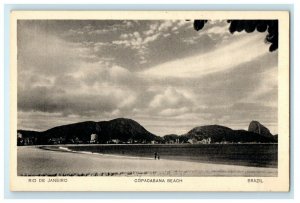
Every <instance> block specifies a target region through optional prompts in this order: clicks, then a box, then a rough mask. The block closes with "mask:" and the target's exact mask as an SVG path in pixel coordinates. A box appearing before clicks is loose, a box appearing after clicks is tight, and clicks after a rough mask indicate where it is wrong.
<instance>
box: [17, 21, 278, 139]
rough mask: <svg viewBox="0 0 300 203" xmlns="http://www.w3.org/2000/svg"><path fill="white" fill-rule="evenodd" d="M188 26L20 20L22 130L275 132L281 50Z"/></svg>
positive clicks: (259, 38)
mask: <svg viewBox="0 0 300 203" xmlns="http://www.w3.org/2000/svg"><path fill="white" fill-rule="evenodd" d="M228 28H229V24H228V23H227V21H226V20H209V21H208V23H207V24H205V26H204V28H203V29H202V30H200V31H195V30H194V29H193V21H186V20H172V21H171V20H159V21H154V20H139V21H133V20H128V21H125V20H122V21H120V20H19V21H18V24H17V32H18V34H17V46H18V48H17V49H18V104H17V105H18V129H27V130H38V131H43V130H47V129H49V128H52V127H55V126H59V125H64V124H70V123H74V122H81V121H87V120H92V121H102V120H110V119H114V118H119V117H123V118H131V119H133V120H135V121H137V122H139V123H140V124H141V125H142V126H144V127H145V128H146V129H147V130H148V131H150V132H152V133H154V134H156V135H160V136H163V135H166V134H173V133H175V134H184V133H187V132H188V131H189V130H191V129H192V128H194V127H196V126H201V125H213V124H218V125H224V126H228V127H230V128H232V129H245V130H247V129H248V126H249V123H250V122H251V121H252V120H257V121H259V122H260V123H262V124H263V125H265V126H266V127H268V128H269V129H270V131H271V133H273V134H276V133H277V102H278V79H277V76H278V70H277V69H278V62H277V61H278V51H274V52H269V46H270V44H267V43H266V42H265V40H264V39H265V37H266V35H267V33H258V32H253V33H245V32H240V33H234V34H231V33H229V31H228Z"/></svg>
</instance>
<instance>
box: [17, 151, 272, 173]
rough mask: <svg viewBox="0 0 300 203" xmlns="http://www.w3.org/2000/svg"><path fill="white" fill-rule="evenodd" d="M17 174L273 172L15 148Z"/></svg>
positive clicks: (269, 169) (144, 158) (248, 168)
mask: <svg viewBox="0 0 300 203" xmlns="http://www.w3.org/2000/svg"><path fill="white" fill-rule="evenodd" d="M17 163H18V167H17V172H18V175H21V176H173V177H174V176H179V177H180V176H181V177H192V176H194V177H195V176H199V177H205V176H206V177H207V176H229V177H231V176H240V177H273V176H277V173H278V172H277V169H276V168H263V167H248V166H238V165H224V164H210V163H196V162H188V161H176V160H164V159H160V160H154V158H153V159H152V158H146V157H129V156H118V155H108V154H95V153H90V152H72V151H68V149H67V148H60V149H59V150H56V151H53V150H44V149H40V148H38V147H36V146H23V147H18V157H17Z"/></svg>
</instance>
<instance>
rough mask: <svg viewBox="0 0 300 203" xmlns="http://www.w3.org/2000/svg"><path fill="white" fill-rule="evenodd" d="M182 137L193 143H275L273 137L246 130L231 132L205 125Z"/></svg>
mask: <svg viewBox="0 0 300 203" xmlns="http://www.w3.org/2000/svg"><path fill="white" fill-rule="evenodd" d="M183 136H186V137H187V138H188V139H190V140H193V142H199V141H202V140H209V142H210V143H224V142H230V143H239V142H240V143H245V142H248V143H249V142H255V143H257V142H260V143H270V142H276V140H275V138H274V137H273V136H272V137H269V136H265V135H260V134H258V133H255V132H249V131H246V130H232V129H230V128H228V127H225V126H220V125H206V126H200V127H195V128H193V129H192V130H190V131H189V132H188V133H187V134H185V135H183Z"/></svg>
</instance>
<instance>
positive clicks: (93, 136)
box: [90, 133, 98, 143]
mask: <svg viewBox="0 0 300 203" xmlns="http://www.w3.org/2000/svg"><path fill="white" fill-rule="evenodd" d="M97 141H98V135H97V134H94V133H93V134H91V139H90V143H97Z"/></svg>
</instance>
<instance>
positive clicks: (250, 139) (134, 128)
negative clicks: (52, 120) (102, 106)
mask: <svg viewBox="0 0 300 203" xmlns="http://www.w3.org/2000/svg"><path fill="white" fill-rule="evenodd" d="M277 142H278V135H272V134H271V133H270V131H269V129H268V128H267V127H265V126H264V125H262V124H261V123H259V122H258V121H252V122H250V124H249V127H248V131H246V130H233V129H231V128H228V127H226V126H220V125H206V126H198V127H195V128H193V129H191V130H190V131H188V132H187V133H185V134H183V135H176V134H169V135H165V136H163V137H160V136H157V135H154V134H153V133H151V132H149V131H147V130H146V129H145V128H144V127H143V126H142V125H140V124H139V123H138V122H136V121H134V120H132V119H128V118H117V119H113V120H110V121H100V122H94V121H85V122H80V123H73V124H69V125H63V126H57V127H54V128H51V129H48V130H46V131H43V132H38V131H27V130H18V131H17V144H18V146H22V145H57V144H234V143H237V144H241V143H277Z"/></svg>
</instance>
